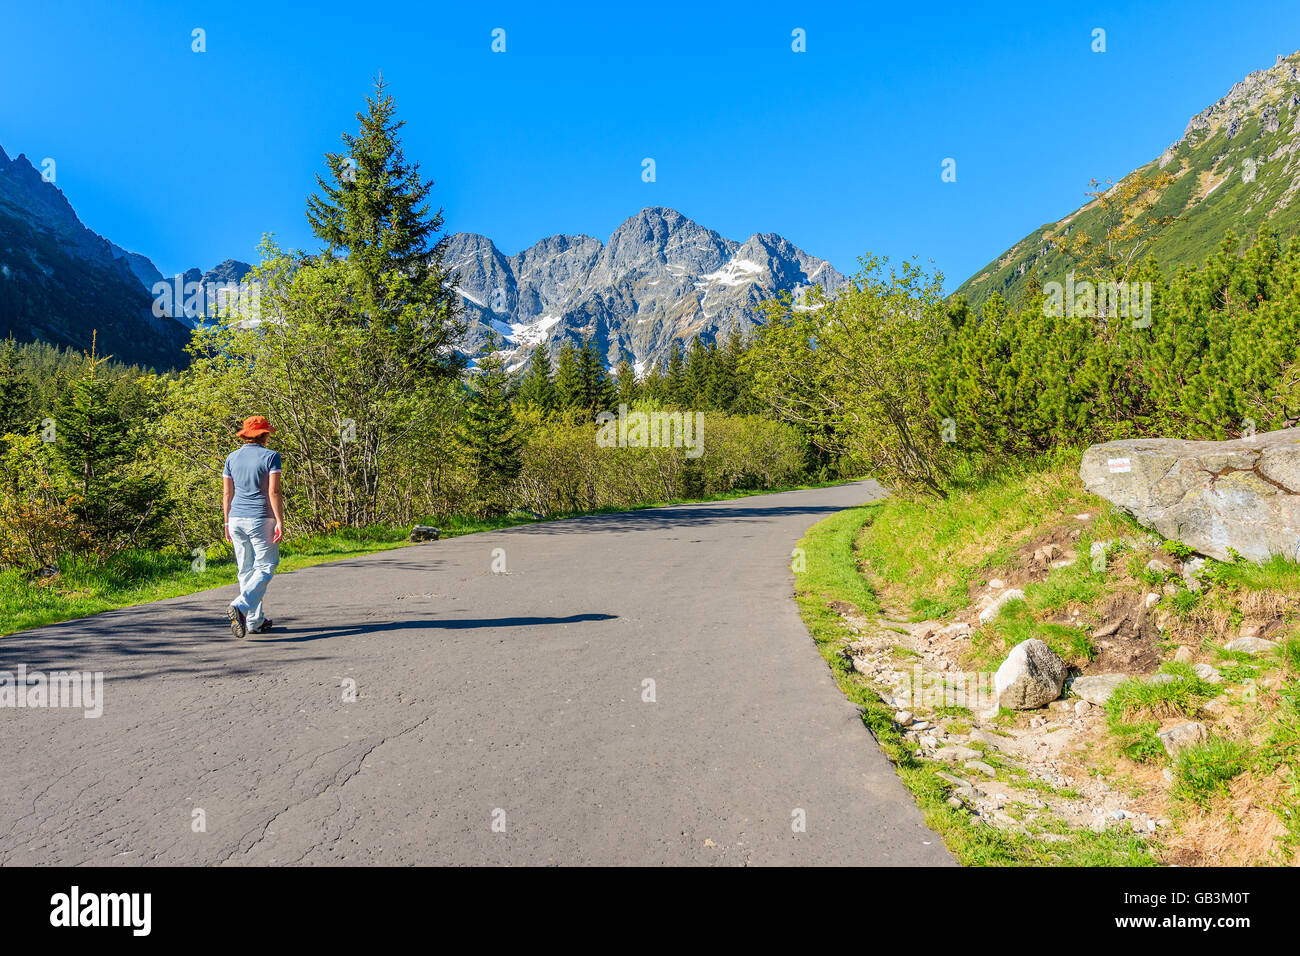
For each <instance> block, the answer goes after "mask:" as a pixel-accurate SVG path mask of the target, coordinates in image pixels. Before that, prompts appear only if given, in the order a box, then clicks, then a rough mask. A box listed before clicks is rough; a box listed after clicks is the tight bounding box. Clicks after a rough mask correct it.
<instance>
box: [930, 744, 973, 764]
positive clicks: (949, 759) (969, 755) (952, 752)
mask: <svg viewBox="0 0 1300 956" xmlns="http://www.w3.org/2000/svg"><path fill="white" fill-rule="evenodd" d="M979 756H980V752H979V751H978V750H971V748H969V747H961V746H958V745H956V744H949V745H948V746H946V747H940V748H939V749H938V750H936V751H935V752H934V759H935V760H942V761H943V762H944V763H957V762H958V761H964V760H974V759H975V758H977V757H979Z"/></svg>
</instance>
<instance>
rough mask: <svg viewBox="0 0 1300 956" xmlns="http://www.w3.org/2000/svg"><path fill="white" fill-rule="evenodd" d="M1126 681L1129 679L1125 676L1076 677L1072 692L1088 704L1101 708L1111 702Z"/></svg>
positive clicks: (1098, 675) (1092, 675) (1095, 675)
mask: <svg viewBox="0 0 1300 956" xmlns="http://www.w3.org/2000/svg"><path fill="white" fill-rule="evenodd" d="M1126 680H1128V677H1127V676H1125V675H1124V674H1089V675H1088V676H1086V677H1076V678H1075V680H1074V683H1073V684H1071V685H1070V690H1071V691H1073V692H1074V693H1075V694H1077V695H1078V696H1079V697H1082V698H1083V699H1084V700H1086V701H1087V702H1088V703H1090V704H1096V705H1097V706H1099V707H1100V706H1101V705H1102V704H1104V703H1106V701H1108V700H1110V695H1111V694H1113V693H1115V688H1116V687H1118V686H1119V685H1120V684H1122V683H1124V681H1126Z"/></svg>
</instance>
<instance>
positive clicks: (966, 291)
mask: <svg viewBox="0 0 1300 956" xmlns="http://www.w3.org/2000/svg"><path fill="white" fill-rule="evenodd" d="M1298 149H1300V53H1293V54H1291V55H1290V56H1287V57H1279V58H1278V61H1277V63H1276V64H1274V65H1273V66H1272V67H1270V68H1269V69H1267V70H1259V71H1257V72H1255V73H1252V74H1250V75H1249V76H1248V77H1246V78H1245V79H1244V80H1242V81H1241V82H1240V83H1238V84H1236V85H1235V86H1234V87H1233V88H1232V90H1231V91H1229V93H1228V95H1227V96H1225V97H1223V98H1222V99H1221V100H1219V101H1218V102H1217V103H1215V104H1214V105H1213V106H1210V107H1209V108H1208V109H1206V110H1204V111H1202V112H1201V113H1198V114H1197V115H1196V116H1194V117H1192V119H1191V121H1190V122H1189V123H1188V124H1187V128H1186V130H1185V131H1184V132H1183V135H1182V138H1181V139H1179V141H1178V142H1176V143H1174V144H1173V145H1172V146H1170V147H1169V148H1168V149H1166V150H1165V152H1164V153H1163V154H1162V155H1161V156H1160V157H1159V158H1157V159H1154V160H1152V161H1151V162H1150V163H1147V164H1146V165H1145V166H1142V167H1140V168H1138V169H1136V170H1134V171H1133V172H1132V173H1130V174H1129V175H1128V176H1126V177H1125V178H1124V179H1123V180H1121V183H1120V184H1119V185H1123V184H1124V183H1128V182H1131V181H1132V180H1133V178H1134V177H1138V176H1148V177H1149V176H1153V175H1158V174H1161V173H1163V174H1167V175H1168V176H1169V177H1171V181H1170V182H1168V184H1167V185H1165V186H1164V188H1162V189H1160V190H1159V191H1158V195H1156V196H1150V197H1148V198H1149V199H1150V200H1152V202H1151V204H1150V206H1149V208H1146V209H1143V210H1142V211H1140V212H1138V213H1137V215H1136V217H1135V220H1136V224H1137V225H1138V227H1139V228H1140V227H1141V226H1142V224H1143V223H1144V222H1149V221H1150V220H1152V219H1155V218H1159V217H1165V216H1174V217H1178V218H1177V220H1176V221H1174V222H1172V223H1170V224H1169V225H1167V226H1165V227H1164V228H1163V229H1160V230H1159V231H1158V232H1156V233H1155V237H1154V238H1153V239H1151V241H1150V242H1149V243H1147V244H1146V245H1144V246H1143V247H1142V250H1141V254H1142V256H1144V257H1145V255H1146V254H1147V253H1148V252H1149V253H1151V254H1154V255H1155V257H1156V259H1157V260H1158V261H1159V263H1160V265H1161V266H1162V268H1164V270H1165V271H1166V272H1172V271H1173V270H1175V269H1176V268H1177V267H1178V266H1179V265H1182V264H1193V263H1198V262H1201V261H1203V260H1204V259H1205V258H1206V257H1207V256H1208V255H1209V254H1210V253H1211V252H1212V251H1213V250H1214V249H1215V248H1216V247H1217V245H1218V243H1219V242H1220V241H1221V240H1222V238H1223V236H1224V234H1225V233H1226V232H1227V231H1228V230H1230V229H1231V230H1232V231H1233V232H1235V233H1236V234H1237V235H1238V236H1239V237H1240V238H1242V239H1243V240H1249V239H1251V238H1253V237H1255V236H1257V235H1261V234H1274V235H1277V236H1281V237H1286V236H1290V235H1294V234H1296V233H1297V232H1300V202H1298V201H1297V193H1298V192H1300V159H1298V158H1297V155H1296V153H1297V150H1298ZM1102 218H1103V216H1102V210H1101V208H1100V205H1099V203H1098V202H1097V201H1095V200H1094V201H1093V202H1090V203H1088V204H1086V205H1084V206H1083V207H1081V208H1080V209H1078V210H1076V211H1075V212H1073V213H1071V214H1070V215H1069V216H1066V217H1065V218H1064V219H1062V220H1060V221H1059V222H1054V223H1048V224H1047V225H1044V226H1041V227H1039V228H1038V229H1037V230H1035V231H1034V232H1032V233H1030V234H1029V235H1028V236H1026V237H1025V238H1024V239H1022V240H1021V241H1020V242H1018V243H1016V245H1014V246H1013V247H1011V248H1010V249H1008V250H1007V251H1006V252H1004V253H1002V255H1000V256H998V257H997V258H996V259H994V260H993V261H992V262H990V263H988V265H986V266H985V267H984V268H982V269H980V270H979V271H978V272H976V273H975V275H973V276H972V277H971V278H969V279H967V280H966V281H965V282H964V283H962V285H961V286H960V287H958V289H957V293H956V294H959V295H965V296H966V297H967V298H968V299H970V301H971V302H972V304H979V303H981V302H983V301H984V300H985V299H987V298H988V297H989V296H990V295H992V294H993V293H994V292H1000V293H1001V294H1002V295H1003V296H1004V297H1006V298H1011V299H1013V300H1014V299H1017V298H1019V297H1020V296H1021V295H1022V294H1023V293H1024V292H1025V291H1026V286H1027V285H1028V284H1029V283H1031V282H1032V283H1034V285H1035V286H1036V285H1038V284H1039V283H1041V282H1045V281H1050V280H1054V279H1055V280H1059V279H1061V278H1062V277H1063V276H1064V274H1065V273H1066V272H1067V271H1069V270H1070V269H1072V268H1074V267H1075V266H1076V265H1077V264H1078V256H1076V255H1073V254H1071V253H1070V252H1066V251H1063V250H1062V249H1061V248H1059V246H1058V245H1056V244H1055V242H1054V240H1056V241H1061V242H1064V243H1065V244H1066V246H1067V247H1070V246H1072V245H1073V243H1074V241H1075V240H1076V239H1077V238H1078V237H1077V233H1078V232H1079V231H1082V232H1083V233H1085V234H1087V235H1088V236H1089V237H1091V238H1092V239H1094V240H1095V239H1099V238H1100V237H1101V235H1102V234H1103V232H1104V231H1105V228H1104V225H1103V222H1102ZM1031 291H1032V290H1031Z"/></svg>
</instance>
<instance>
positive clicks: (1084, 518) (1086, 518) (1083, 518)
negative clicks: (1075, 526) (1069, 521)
mask: <svg viewBox="0 0 1300 956" xmlns="http://www.w3.org/2000/svg"><path fill="white" fill-rule="evenodd" d="M1074 517H1075V519H1076V520H1078V521H1089V520H1091V518H1092V515H1090V514H1087V513H1084V514H1081V515H1075V516H1074Z"/></svg>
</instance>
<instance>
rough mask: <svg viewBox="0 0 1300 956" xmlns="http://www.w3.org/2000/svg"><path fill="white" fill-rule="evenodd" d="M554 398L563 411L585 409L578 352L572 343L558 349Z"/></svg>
mask: <svg viewBox="0 0 1300 956" xmlns="http://www.w3.org/2000/svg"><path fill="white" fill-rule="evenodd" d="M555 398H556V402H557V403H558V404H559V406H560V407H561V408H564V409H570V410H572V409H579V408H585V407H586V404H585V402H586V398H587V396H586V393H585V390H584V388H583V380H582V369H581V368H580V367H579V362H578V350H577V349H576V348H574V347H573V343H572V342H565V343H564V345H562V346H561V347H560V360H559V363H558V364H557V366H556V369H555Z"/></svg>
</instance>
